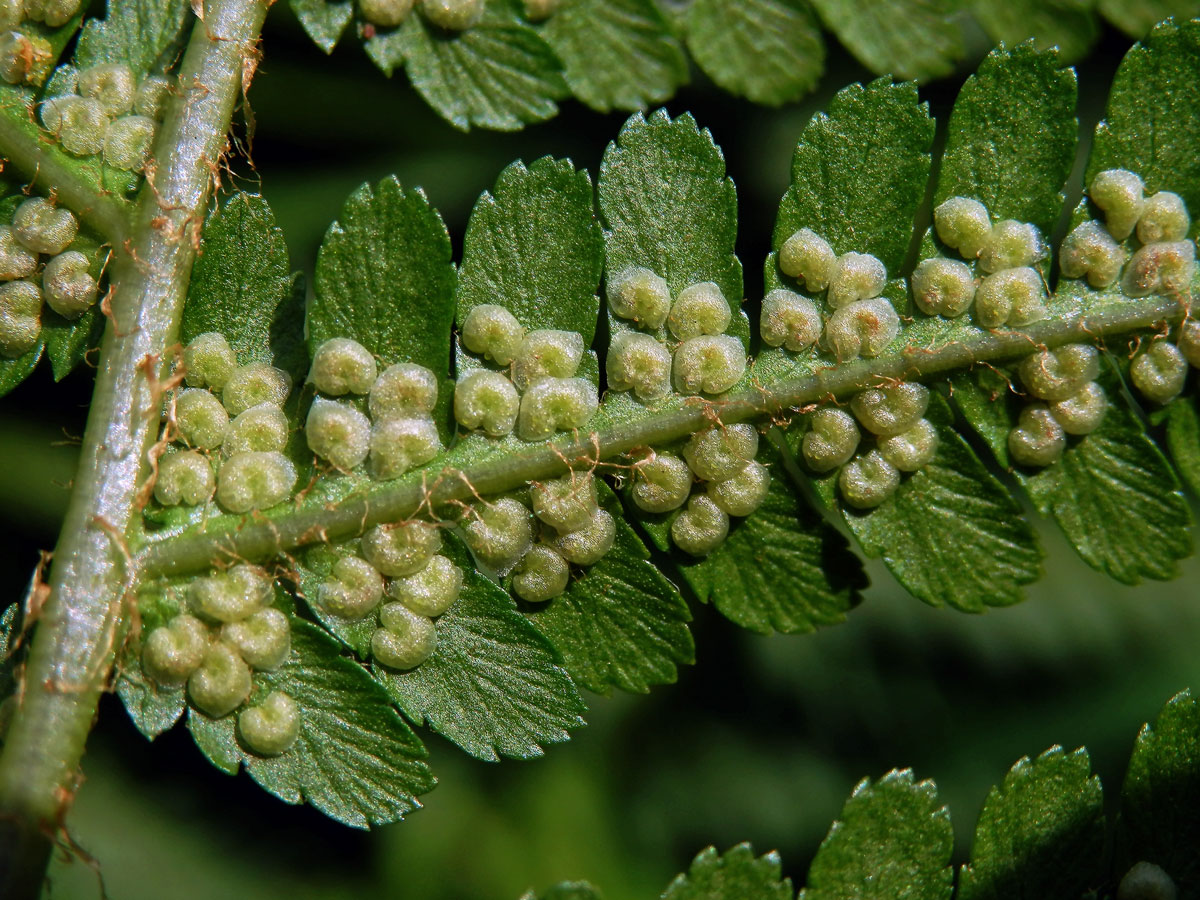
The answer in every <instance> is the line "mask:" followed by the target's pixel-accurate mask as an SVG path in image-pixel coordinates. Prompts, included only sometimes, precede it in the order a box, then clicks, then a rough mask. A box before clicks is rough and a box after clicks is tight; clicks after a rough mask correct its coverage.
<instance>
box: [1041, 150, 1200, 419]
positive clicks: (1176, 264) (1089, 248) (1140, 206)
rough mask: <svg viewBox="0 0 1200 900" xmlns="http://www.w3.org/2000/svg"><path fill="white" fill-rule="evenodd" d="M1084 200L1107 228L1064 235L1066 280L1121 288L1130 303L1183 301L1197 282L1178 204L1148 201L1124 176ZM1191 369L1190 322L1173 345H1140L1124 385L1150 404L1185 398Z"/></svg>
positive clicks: (1187, 219) (1095, 224) (1197, 341)
mask: <svg viewBox="0 0 1200 900" xmlns="http://www.w3.org/2000/svg"><path fill="white" fill-rule="evenodd" d="M1088 193H1089V196H1090V197H1091V201H1092V203H1093V204H1094V205H1095V206H1096V207H1097V208H1098V209H1100V210H1101V212H1103V213H1104V222H1103V223H1101V222H1100V221H1097V220H1091V221H1087V222H1083V223H1081V224H1080V225H1078V226H1077V227H1076V228H1075V229H1073V230H1072V231H1071V233H1070V234H1068V235H1067V237H1066V239H1065V240H1064V241H1063V246H1062V250H1061V252H1060V255H1059V262H1060V265H1061V268H1062V273H1063V275H1066V276H1067V277H1069V278H1083V277H1085V276H1086V278H1087V280H1088V283H1089V284H1090V285H1091V286H1092V287H1095V288H1106V287H1109V286H1111V285H1114V284H1117V282H1118V280H1119V282H1120V291H1121V293H1122V294H1124V295H1125V296H1127V297H1147V296H1150V295H1152V294H1161V295H1165V296H1182V295H1185V294H1186V293H1187V292H1188V291H1189V290H1190V288H1191V284H1192V280H1193V278H1194V277H1195V274H1196V245H1195V243H1194V242H1192V241H1191V240H1189V239H1188V231H1189V230H1190V229H1191V224H1192V220H1191V216H1190V215H1189V214H1188V210H1187V205H1186V204H1185V203H1184V202H1183V198H1182V197H1180V196H1179V195H1178V194H1174V193H1172V192H1171V191H1159V192H1157V193H1155V194H1152V195H1150V196H1149V197H1147V196H1146V188H1145V184H1144V183H1143V181H1142V179H1141V177H1140V176H1138V175H1137V174H1136V173H1134V172H1130V171H1128V170H1127V169H1106V170H1105V171H1103V172H1100V173H1098V174H1097V175H1096V177H1095V178H1093V179H1092V183H1091V186H1090V189H1089V191H1088ZM1133 238H1136V243H1137V245H1138V246H1137V249H1136V250H1134V252H1133V255H1132V257H1129V259H1128V263H1126V257H1127V254H1126V251H1125V247H1124V245H1123V244H1124V242H1125V241H1128V240H1130V239H1133ZM1122 270H1123V271H1122ZM1189 363H1191V364H1192V365H1200V325H1197V323H1196V322H1193V321H1190V320H1189V321H1187V322H1185V323H1184V325H1183V326H1182V327H1181V328H1180V330H1179V332H1178V335H1177V340H1176V342H1175V343H1172V342H1171V341H1170V340H1168V339H1166V338H1163V337H1158V338H1155V339H1153V340H1150V341H1148V342H1144V346H1142V347H1140V348H1139V350H1138V352H1137V353H1136V354H1135V355H1134V358H1133V362H1132V364H1131V365H1130V368H1129V378H1130V381H1132V382H1133V385H1134V387H1136V388H1137V389H1138V391H1140V392H1141V394H1142V395H1143V396H1144V397H1145V398H1146V399H1147V400H1150V401H1151V402H1153V403H1167V402H1169V401H1170V400H1173V399H1174V398H1175V397H1177V396H1178V395H1179V393H1180V391H1182V390H1183V386H1184V383H1185V382H1186V381H1187V373H1188V364H1189Z"/></svg>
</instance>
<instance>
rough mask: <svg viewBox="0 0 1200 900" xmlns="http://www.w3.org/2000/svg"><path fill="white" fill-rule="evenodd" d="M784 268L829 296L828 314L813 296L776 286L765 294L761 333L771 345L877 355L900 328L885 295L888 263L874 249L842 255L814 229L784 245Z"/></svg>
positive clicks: (781, 257)
mask: <svg viewBox="0 0 1200 900" xmlns="http://www.w3.org/2000/svg"><path fill="white" fill-rule="evenodd" d="M779 268H780V271H782V272H783V274H784V275H787V276H788V277H789V278H792V279H795V281H796V282H797V283H798V284H799V285H800V286H801V287H803V289H804V290H805V291H806V292H807V293H808V294H810V295H812V297H816V296H818V295H821V294H823V295H824V306H825V307H826V309H827V311H828V315H823V314H822V310H821V308H820V307H819V306H818V304H817V303H816V302H815V301H814V300H813V299H812V297H810V296H805V294H801V293H798V292H797V291H792V290H788V289H786V288H776V289H775V290H773V291H771V292H770V293H768V294H767V296H766V297H764V298H763V308H762V318H761V320H760V323H759V333H760V334H761V336H762V339H763V343H765V344H766V345H767V346H768V347H783V348H784V349H785V350H789V351H792V352H800V351H804V350H808V349H809V348H814V347H819V348H820V349H823V350H826V351H828V352H829V353H832V354H833V356H834V357H836V358H837V359H838V360H839V361H844V360H849V359H857V358H859V357H868V358H869V357H875V356H878V355H879V354H880V353H882V352H883V351H884V348H886V347H887V346H888V344H890V343H891V342H892V341H893V340H895V338H896V336H897V335H898V334H899V333H900V317H899V316H898V315H897V314H896V310H895V309H894V308H893V306H892V304H891V301H889V300H888V299H887V298H886V297H883V296H881V295H882V293H883V289H884V288H885V287H886V286H887V268H886V267H885V266H884V264H883V262H882V261H880V260H879V259H878V258H877V257H875V256H872V255H871V254H869V253H856V252H853V251H851V252H849V253H843V254H842V255H841V256H838V255H837V254H835V253H834V251H833V248H832V247H831V246H830V244H829V242H828V241H826V240H825V238H823V237H821V235H819V234H817V233H816V232H814V231H812V230H811V229H809V228H801V229H799V230H798V231H796V232H795V233H793V234H792V235H791V236H790V237H788V239H787V240H785V241H784V242H783V245H782V246H781V247H780V248H779Z"/></svg>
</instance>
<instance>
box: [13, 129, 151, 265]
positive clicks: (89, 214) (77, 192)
mask: <svg viewBox="0 0 1200 900" xmlns="http://www.w3.org/2000/svg"><path fill="white" fill-rule="evenodd" d="M0 148H2V150H0V152H2V153H3V156H4V158H5V159H6V160H8V162H9V163H11V164H12V165H13V166H14V167H15V168H16V169H17V170H18V171H21V172H24V173H26V174H27V175H28V176H29V178H30V183H31V184H32V185H34V186H39V187H40V186H42V185H44V186H45V187H46V188H47V189H49V190H53V191H54V194H55V196H56V197H57V198H58V201H59V202H60V203H62V204H63V205H64V206H66V207H68V208H69V209H70V210H71V211H72V212H74V213H75V215H77V216H79V218H80V219H82V220H83V222H84V224H86V225H89V226H91V227H92V228H94V229H95V230H96V231H98V232H100V234H102V235H103V236H104V237H105V238H107V239H108V241H109V242H110V243H112V245H113V246H114V247H119V246H121V245H122V244H124V242H125V240H126V236H127V233H128V231H129V219H128V216H127V213H126V211H125V209H124V208H123V206H122V204H120V203H117V202H116V201H115V200H113V199H112V198H111V197H106V196H104V195H103V194H97V193H96V190H95V188H94V187H93V186H92V185H91V184H89V183H88V182H87V181H85V180H84V179H82V178H80V177H79V176H78V175H77V174H75V173H74V172H72V171H71V169H70V168H68V167H67V166H65V165H63V163H62V161H61V160H60V159H57V158H56V157H55V156H54V155H53V154H51V153H47V152H46V150H45V148H44V147H43V146H42V144H41V142H40V141H39V140H38V139H37V138H35V137H33V136H32V135H30V134H29V133H28V132H26V131H22V130H21V129H20V128H19V127H18V126H17V124H16V123H15V122H13V121H12V120H11V119H10V118H9V117H7V116H0Z"/></svg>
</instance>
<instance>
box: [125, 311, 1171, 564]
mask: <svg viewBox="0 0 1200 900" xmlns="http://www.w3.org/2000/svg"><path fill="white" fill-rule="evenodd" d="M1184 309H1185V308H1184V306H1183V305H1182V304H1180V303H1179V302H1177V301H1175V300H1172V299H1165V298H1150V299H1149V300H1145V301H1136V302H1134V301H1128V300H1126V301H1123V302H1118V303H1114V304H1112V305H1111V306H1106V307H1105V308H1103V309H1097V310H1092V311H1090V312H1087V313H1083V314H1073V315H1067V316H1064V317H1061V318H1055V319H1047V320H1045V321H1043V322H1038V323H1036V324H1034V325H1031V326H1029V327H1028V328H1025V329H1021V330H1016V331H1007V332H1003V333H992V332H984V333H980V334H977V335H973V336H970V337H967V338H964V339H962V340H955V341H953V342H950V343H947V344H945V345H943V346H939V347H906V348H905V349H904V350H903V351H901V352H900V353H898V354H896V355H894V356H889V357H880V358H878V359H869V360H868V359H860V360H856V361H854V362H848V363H843V364H842V365H839V366H830V367H828V368H826V369H823V370H819V371H817V372H815V373H813V374H811V375H805V376H803V377H798V378H792V379H785V380H782V381H779V382H776V383H773V384H770V385H767V386H763V387H761V388H759V389H756V390H753V391H748V392H746V393H743V394H740V395H737V396H733V397H729V398H726V399H722V400H719V401H713V402H704V403H696V404H691V405H686V406H684V407H683V408H681V409H676V410H672V411H669V412H665V413H662V414H658V415H654V414H649V415H647V416H645V417H644V418H642V419H638V420H636V421H632V422H627V423H622V424H619V425H614V426H611V427H608V428H601V429H599V430H597V431H594V432H590V433H588V434H586V435H572V436H570V437H562V438H559V439H558V440H555V441H552V442H549V443H546V444H538V445H536V446H534V445H531V446H530V447H529V449H527V450H521V451H519V452H516V453H513V454H509V455H506V456H504V457H503V458H500V459H492V460H488V461H486V462H483V463H480V464H478V465H475V466H470V467H468V468H466V469H463V470H461V471H458V470H446V471H443V472H441V473H440V474H439V473H430V474H428V475H427V476H426V477H424V478H422V480H419V481H418V480H416V479H414V478H409V479H406V480H405V481H403V482H401V483H397V484H391V485H385V486H383V487H380V488H377V489H374V490H372V491H370V492H369V493H367V494H360V495H357V496H352V497H349V498H347V499H346V500H344V501H342V502H341V503H338V504H334V505H330V506H322V507H317V508H310V509H305V510H299V511H296V512H291V513H286V514H284V515H280V516H277V517H273V518H272V519H271V520H270V521H261V520H259V521H252V520H247V521H244V522H240V523H239V525H238V527H236V528H232V529H230V530H227V531H221V532H217V533H204V534H190V535H184V536H179V537H174V538H167V539H164V540H162V541H159V542H157V543H155V544H151V545H149V546H147V547H146V548H145V549H144V550H143V551H142V553H141V554H140V556H139V558H138V560H137V565H138V569H139V574H141V575H148V576H152V575H175V574H182V573H185V572H194V571H200V570H202V569H206V568H209V567H211V566H213V565H214V564H219V563H222V562H226V561H231V560H237V559H267V558H270V557H272V556H274V555H276V554H278V553H281V552H285V551H289V550H294V549H296V548H297V547H302V546H304V545H306V544H312V543H316V542H321V541H332V540H340V539H344V538H349V537H353V536H354V535H357V534H361V533H362V532H363V531H365V530H366V529H367V528H370V527H371V526H373V525H378V524H382V523H384V522H397V521H403V520H404V519H406V518H409V517H411V516H413V515H414V514H416V513H417V512H418V510H420V509H422V508H426V509H437V508H439V507H444V506H447V505H449V504H454V503H455V502H461V501H470V500H471V499H473V497H474V496H475V495H476V494H481V495H489V494H491V495H494V494H499V493H503V492H504V491H507V490H512V489H514V488H516V487H520V486H522V485H524V484H526V483H527V482H530V481H536V480H541V479H545V478H549V477H552V476H554V475H558V474H561V473H562V472H564V471H566V469H567V467H568V465H569V464H570V463H572V462H575V461H583V460H596V459H599V460H608V459H613V458H615V457H618V456H620V455H621V454H623V453H628V452H629V451H631V450H635V449H636V448H639V447H654V446H659V447H661V446H663V445H665V444H669V443H671V442H672V441H677V440H679V439H681V438H683V437H686V436H687V435H689V434H692V433H693V432H695V431H698V430H700V429H703V428H705V427H707V425H708V424H709V423H711V422H712V421H713V420H714V418H717V417H719V418H720V421H722V422H724V423H726V424H729V423H733V422H739V421H744V420H747V419H762V418H767V417H774V416H779V415H786V414H788V412H789V411H794V410H796V409H799V408H800V407H803V406H805V405H806V404H810V403H816V402H819V401H821V400H824V399H826V398H829V397H839V396H844V395H846V394H850V393H854V392H856V391H859V390H862V389H863V388H864V387H868V386H870V385H873V384H878V383H879V382H880V381H881V380H884V379H893V378H899V379H905V380H919V379H922V378H926V377H928V376H931V375H937V374H940V373H945V372H950V371H955V370H960V369H965V368H968V367H969V366H971V365H972V364H974V363H979V362H992V361H1001V360H1005V359H1012V358H1015V357H1019V356H1023V355H1026V354H1028V353H1029V352H1030V350H1031V349H1032V348H1033V347H1037V346H1047V347H1054V346H1059V345H1061V344H1066V343H1071V342H1073V341H1095V340H1097V339H1099V338H1101V337H1103V336H1105V335H1116V334H1121V333H1124V332H1128V331H1134V330H1137V329H1143V328H1150V327H1152V326H1154V325H1155V324H1157V323H1160V322H1163V321H1178V320H1180V319H1181V318H1182V317H1183V315H1184Z"/></svg>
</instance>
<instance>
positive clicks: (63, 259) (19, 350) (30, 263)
mask: <svg viewBox="0 0 1200 900" xmlns="http://www.w3.org/2000/svg"><path fill="white" fill-rule="evenodd" d="M78 233H79V222H78V220H77V219H76V218H75V215H74V214H73V213H72V212H71V211H70V210H69V209H63V208H62V207H61V206H55V205H54V204H53V203H52V202H51V201H49V200H46V199H43V198H42V197H31V198H30V199H28V200H25V201H23V202H22V203H21V205H20V206H18V207H17V209H16V211H15V212H14V213H13V218H12V222H11V223H10V224H8V225H0V356H6V357H9V358H13V357H17V356H21V355H22V354H24V353H27V352H28V351H29V350H32V349H33V348H34V347H35V346H36V345H37V342H38V338H39V337H40V336H41V333H42V305H43V302H44V303H46V304H48V305H49V307H50V308H51V309H52V310H54V311H55V312H56V313H58V314H59V315H60V316H62V317H63V318H65V319H78V318H79V317H80V316H82V315H83V314H84V313H85V312H87V311H88V309H90V308H91V307H92V305H93V304H94V303H95V302H96V296H97V293H98V285H97V283H96V279H95V278H93V277H92V273H91V268H92V261H91V260H90V259H89V258H88V257H87V256H85V255H84V254H82V253H80V252H79V251H77V250H68V249H67V247H68V246H70V244H71V242H72V241H74V240H75V235H76V234H78ZM41 255H45V256H48V257H49V259H47V260H46V263H45V265H44V266H40V265H39V264H40V259H39V257H40V256H41ZM39 268H40V272H39Z"/></svg>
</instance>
